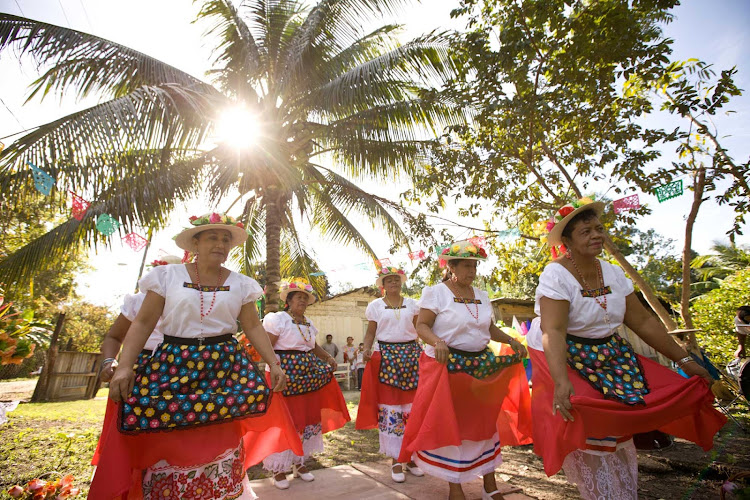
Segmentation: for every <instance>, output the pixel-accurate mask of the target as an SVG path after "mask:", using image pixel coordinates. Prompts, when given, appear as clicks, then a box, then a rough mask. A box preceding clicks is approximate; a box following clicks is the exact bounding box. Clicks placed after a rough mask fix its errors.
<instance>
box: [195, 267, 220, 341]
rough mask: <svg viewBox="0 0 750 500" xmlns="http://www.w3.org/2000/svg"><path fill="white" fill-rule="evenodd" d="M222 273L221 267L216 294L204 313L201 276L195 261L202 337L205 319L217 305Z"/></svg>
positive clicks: (215, 289)
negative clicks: (217, 293)
mask: <svg viewBox="0 0 750 500" xmlns="http://www.w3.org/2000/svg"><path fill="white" fill-rule="evenodd" d="M221 271H222V268H221V266H219V277H218V279H217V282H216V287H215V288H214V294H213V296H212V297H211V305H210V306H209V308H208V311H206V312H205V313H204V312H203V288H202V287H201V275H200V273H199V272H198V261H197V260H196V261H195V280H196V281H197V282H198V291H199V292H200V297H201V335H203V318H205V317H206V316H208V315H209V314H211V311H213V310H214V305H216V292H218V291H219V285H221Z"/></svg>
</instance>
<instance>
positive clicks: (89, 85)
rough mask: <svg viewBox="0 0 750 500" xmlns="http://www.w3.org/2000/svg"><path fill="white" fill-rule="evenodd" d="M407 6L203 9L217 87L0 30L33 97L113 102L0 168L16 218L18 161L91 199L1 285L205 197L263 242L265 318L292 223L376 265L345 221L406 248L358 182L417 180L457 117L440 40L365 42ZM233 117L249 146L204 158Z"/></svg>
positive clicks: (17, 30)
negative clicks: (24, 70) (237, 116)
mask: <svg viewBox="0 0 750 500" xmlns="http://www.w3.org/2000/svg"><path fill="white" fill-rule="evenodd" d="M405 3H406V2H405V1H404V0H401V1H399V0H321V1H320V2H318V3H317V4H315V5H312V6H310V5H309V3H308V2H305V1H302V0H283V1H277V2H265V1H261V0H251V1H247V2H244V3H242V4H241V5H240V6H239V7H235V5H234V4H233V3H232V2H231V1H230V0H206V1H205V2H203V3H202V8H201V10H200V13H199V16H198V18H199V19H200V20H201V21H205V22H207V23H209V24H210V30H209V33H210V34H211V36H212V37H211V38H209V40H210V41H218V46H217V47H216V49H215V52H214V54H215V59H214V61H213V68H212V69H211V71H210V72H209V75H210V76H211V78H212V80H211V83H210V84H209V83H206V82H203V81H201V80H199V79H196V78H194V77H192V76H190V75H188V74H187V73H185V72H183V71H180V70H179V69H177V68H174V67H171V66H169V65H167V64H165V63H163V62H161V61H158V60H156V59H154V58H151V57H149V56H147V55H145V54H142V53H140V52H137V51H135V50H132V49H129V48H127V47H123V46H122V45H119V44H116V43H113V42H110V41H108V40H105V39H102V38H99V37H95V36H92V35H89V34H86V33H82V32H79V31H75V30H71V29H67V28H63V27H60V26H53V25H49V24H45V23H41V22H38V21H34V20H31V19H25V18H20V17H16V16H11V15H8V14H2V15H0V50H7V49H10V48H16V49H17V52H18V53H19V54H20V55H21V56H26V55H27V56H32V57H34V58H36V60H37V61H38V62H39V63H41V64H43V65H48V66H49V69H48V70H47V71H46V72H45V73H44V74H43V75H42V76H41V77H40V78H39V79H38V80H37V81H36V82H35V84H34V88H33V91H32V97H33V96H34V95H37V94H39V95H42V96H44V95H47V94H48V93H58V94H72V95H74V96H78V97H83V96H86V95H89V94H96V95H99V96H102V97H104V98H106V99H109V100H106V101H105V102H102V103H101V104H99V105H96V106H93V107H91V108H89V109H85V110H82V111H80V112H78V113H74V114H72V115H69V116H66V117H63V118H61V119H59V120H56V121H55V122H52V123H49V124H47V125H43V126H41V127H39V128H38V129H36V130H34V131H32V132H30V133H28V134H26V135H24V136H22V137H21V138H19V139H18V140H17V141H16V142H14V143H13V144H11V145H10V146H8V148H6V149H5V150H4V151H3V152H2V154H0V191H1V192H2V193H3V194H4V195H5V196H7V197H8V198H9V199H13V200H16V203H23V202H24V201H25V200H26V199H27V198H28V195H29V193H30V192H32V189H33V188H32V183H31V181H30V179H29V176H28V175H26V173H25V168H26V167H25V165H26V162H27V161H30V162H33V163H35V164H38V165H40V166H42V167H44V168H45V169H46V170H47V171H48V172H49V173H50V174H51V175H53V176H54V177H55V178H56V181H57V188H56V189H55V190H54V191H53V194H52V199H53V200H57V199H59V197H60V196H61V193H64V192H65V190H66V189H75V190H83V191H87V192H90V193H92V196H91V198H92V199H95V200H97V201H96V203H94V204H93V205H92V206H91V207H90V208H89V210H88V211H87V213H86V217H85V218H84V219H83V220H82V221H80V222H79V221H77V220H75V219H70V220H68V221H67V222H65V223H63V224H61V225H59V226H57V227H55V228H54V229H52V230H51V231H49V232H48V233H46V234H45V235H44V236H42V237H40V238H38V239H36V240H34V241H33V242H32V243H30V244H28V245H26V246H24V247H23V248H21V249H19V250H18V251H16V252H15V253H13V254H12V255H10V256H9V257H8V258H6V259H4V260H3V261H1V262H0V277H4V278H5V279H8V280H9V281H12V280H18V279H21V278H22V277H23V276H24V275H25V274H27V273H29V272H32V271H34V270H36V269H38V268H41V267H44V266H45V265H50V264H51V263H53V262H55V261H56V260H59V259H60V258H61V257H62V255H64V254H65V253H66V252H68V251H69V250H70V247H71V246H73V245H77V244H79V243H83V244H84V247H85V246H88V247H90V246H92V245H95V244H101V243H103V242H104V238H103V237H102V236H101V235H100V234H98V233H97V231H96V229H95V226H94V222H95V219H96V217H97V216H98V215H100V214H103V213H109V214H111V215H113V216H114V217H115V218H117V219H118V220H119V221H120V222H121V223H122V224H123V227H124V228H125V230H129V229H131V228H132V227H133V226H134V225H135V224H136V223H138V224H140V225H142V226H149V227H153V226H159V225H160V224H161V223H163V222H164V220H165V218H166V217H167V215H168V214H169V212H170V210H171V209H172V207H173V206H174V204H175V203H176V202H177V201H178V200H184V199H186V198H188V197H189V196H190V195H192V194H194V193H195V192H196V191H197V190H199V189H201V188H202V187H203V186H205V190H206V192H207V193H208V194H209V195H210V196H211V198H212V199H213V200H215V202H216V203H218V202H219V201H220V200H222V199H224V198H225V197H226V196H227V195H228V194H230V193H234V191H235V190H236V191H238V192H239V194H240V196H241V197H242V198H243V199H244V200H245V202H244V206H243V209H242V216H241V220H242V221H243V222H244V223H245V224H246V226H247V227H248V228H249V229H250V230H251V231H252V232H253V234H255V235H256V236H259V235H261V234H263V235H264V236H265V238H261V237H256V238H252V239H250V240H249V242H248V244H247V245H246V246H245V253H246V255H247V258H248V259H249V260H251V261H254V260H259V259H260V258H261V257H262V255H263V253H265V259H266V276H267V285H266V289H267V295H268V299H269V300H268V303H267V308H268V309H270V310H275V308H276V302H277V301H276V298H277V297H278V282H279V279H280V266H281V264H280V260H281V257H280V253H281V247H282V239H283V238H285V239H287V240H288V241H289V245H290V246H293V247H294V248H296V249H297V253H298V254H302V253H303V249H304V245H303V242H302V240H301V238H300V237H299V233H298V232H297V229H296V226H295V222H294V216H295V214H301V215H302V216H303V217H304V218H305V219H306V220H308V221H309V222H310V224H311V225H312V226H314V227H315V228H316V229H317V230H319V231H320V232H321V233H322V234H323V235H324V236H326V237H328V238H329V239H330V240H331V241H333V242H337V243H345V244H349V243H353V244H355V245H356V246H357V247H359V248H360V249H362V250H363V251H365V252H367V253H369V254H370V255H372V256H373V257H374V256H375V253H374V252H373V250H372V248H371V247H370V246H369V244H368V243H367V241H365V239H364V237H363V236H362V234H361V233H360V232H359V230H358V229H357V227H355V224H354V223H353V222H352V221H351V220H350V218H349V217H350V216H352V215H354V214H359V215H362V216H364V217H365V218H367V219H369V220H371V221H373V224H377V225H378V227H380V228H381V229H382V230H383V231H384V232H386V233H387V234H388V235H389V236H390V237H391V238H392V239H393V240H394V242H395V243H396V244H401V245H403V244H405V243H406V242H407V237H406V235H405V234H404V233H403V231H402V230H401V229H400V227H399V224H398V223H397V221H396V220H395V219H394V217H393V215H392V214H391V213H390V212H389V210H390V209H392V208H395V205H389V204H388V203H387V202H386V201H385V200H382V199H379V198H377V197H374V196H372V195H370V194H368V193H367V192H365V191H363V190H361V189H359V188H358V187H357V186H356V185H355V184H354V181H356V180H358V179H363V178H369V179H375V180H378V181H381V182H390V181H392V180H393V179H394V177H396V176H397V175H399V173H406V174H409V175H410V174H414V173H415V172H416V169H417V166H418V165H419V164H420V161H421V159H422V158H423V157H424V151H425V149H426V146H427V145H428V144H429V141H430V139H431V138H432V137H433V136H434V135H435V134H436V133H439V132H440V131H442V129H443V127H444V126H445V125H450V124H453V125H455V124H458V123H460V122H461V121H462V115H463V113H462V109H461V107H460V106H457V105H455V104H454V103H453V102H451V101H450V100H448V99H446V98H445V97H444V96H443V95H441V94H440V93H438V92H437V91H436V89H435V87H434V85H436V84H438V83H439V82H440V81H441V80H443V79H444V78H448V77H450V76H452V73H453V65H452V64H451V61H450V60H449V58H448V57H447V44H446V42H445V40H444V38H443V37H442V36H440V35H438V34H429V35H425V36H422V37H420V38H417V39H415V40H413V41H411V42H408V43H405V44H403V45H401V44H399V43H397V40H396V36H395V35H396V32H397V30H398V27H397V26H395V25H385V26H381V27H379V28H376V29H373V30H372V31H369V32H366V31H365V30H364V29H363V28H362V26H363V25H367V24H369V22H370V21H371V20H372V19H373V18H377V16H380V15H382V14H385V13H390V12H394V11H395V10H396V9H397V8H398V7H399V6H400V5H403V4H405ZM237 108H244V109H246V110H247V111H249V112H250V113H251V115H252V117H251V118H247V119H246V120H245V122H244V123H240V124H239V125H235V128H240V129H246V131H245V132H244V133H245V134H246V135H249V134H251V133H252V132H251V127H250V126H251V125H254V124H257V125H259V130H260V131H259V133H258V135H257V137H256V144H255V146H254V147H253V148H251V149H242V150H238V149H237V148H234V147H231V146H230V145H229V144H228V143H224V142H220V143H219V144H218V145H217V146H216V147H208V148H207V147H206V146H205V144H206V143H207V139H208V138H210V137H211V136H212V133H213V130H214V129H215V127H216V124H217V122H218V120H219V117H220V115H221V114H222V112H223V111H225V110H228V109H237ZM324 163H327V164H330V165H331V166H330V167H326V166H324ZM202 181H204V182H205V183H204V184H202ZM264 240H265V241H264ZM263 243H265V245H263ZM307 274H309V270H308V273H307Z"/></svg>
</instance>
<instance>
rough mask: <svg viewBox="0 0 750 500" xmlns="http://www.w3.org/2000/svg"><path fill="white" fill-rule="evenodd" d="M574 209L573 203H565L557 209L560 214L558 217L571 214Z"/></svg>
mask: <svg viewBox="0 0 750 500" xmlns="http://www.w3.org/2000/svg"><path fill="white" fill-rule="evenodd" d="M574 211H575V207H573V205H565V206H564V207H562V208H561V209H560V210H558V211H557V213H558V214H560V217H567V216H568V215H570V214H572V213H573V212H574Z"/></svg>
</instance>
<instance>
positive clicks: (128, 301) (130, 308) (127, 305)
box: [120, 294, 143, 323]
mask: <svg viewBox="0 0 750 500" xmlns="http://www.w3.org/2000/svg"><path fill="white" fill-rule="evenodd" d="M139 295H142V294H136V295H133V294H128V295H126V296H125V299H124V300H123V301H122V307H121V308H120V314H122V315H123V316H125V318H126V319H127V320H128V321H130V322H131V323H132V322H133V320H134V319H135V317H136V316H137V315H138V310H139V309H140V304H141V303H142V302H143V301H142V300H139V298H140V297H139Z"/></svg>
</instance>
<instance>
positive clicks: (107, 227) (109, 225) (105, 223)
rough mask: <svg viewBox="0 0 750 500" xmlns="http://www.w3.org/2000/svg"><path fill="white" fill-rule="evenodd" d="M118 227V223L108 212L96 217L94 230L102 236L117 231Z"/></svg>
mask: <svg viewBox="0 0 750 500" xmlns="http://www.w3.org/2000/svg"><path fill="white" fill-rule="evenodd" d="M118 227H120V223H119V222H117V221H116V220H115V218H114V217H112V216H111V215H109V214H101V215H100V216H99V217H97V218H96V230H97V231H99V232H100V233H102V234H103V235H104V236H110V235H111V234H112V233H114V232H115V231H117V228H118Z"/></svg>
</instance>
